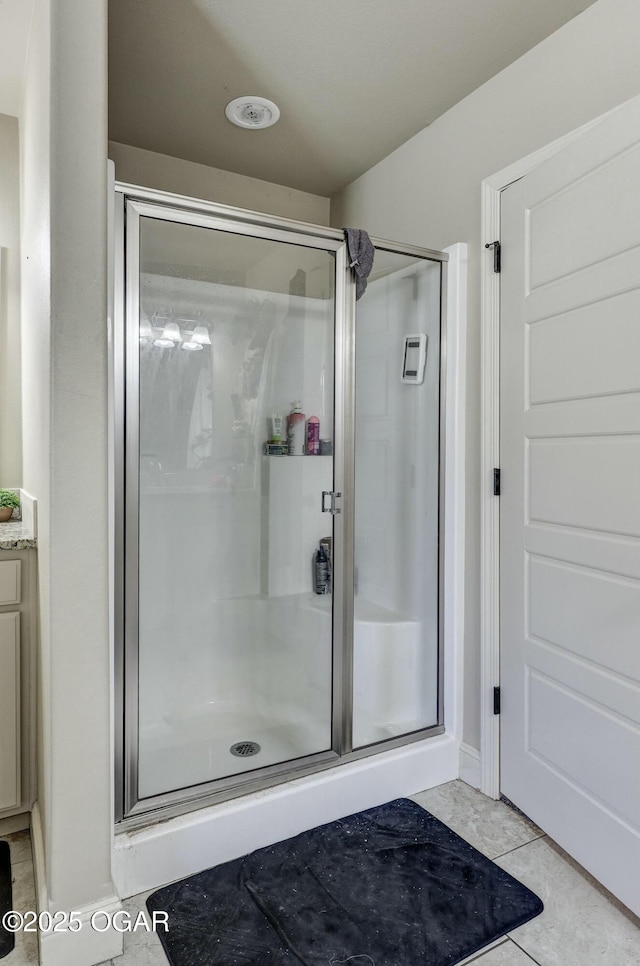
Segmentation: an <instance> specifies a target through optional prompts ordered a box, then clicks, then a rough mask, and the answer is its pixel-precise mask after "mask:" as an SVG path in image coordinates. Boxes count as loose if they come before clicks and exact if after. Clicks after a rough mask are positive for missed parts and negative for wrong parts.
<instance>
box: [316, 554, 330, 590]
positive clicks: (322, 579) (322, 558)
mask: <svg viewBox="0 0 640 966" xmlns="http://www.w3.org/2000/svg"><path fill="white" fill-rule="evenodd" d="M315 578H316V580H315V583H316V586H315V591H316V594H328V593H329V558H328V556H327V551H326V550H325V548H324V547H323V545H322V544H320V548H319V549H318V550H317V551H316V565H315Z"/></svg>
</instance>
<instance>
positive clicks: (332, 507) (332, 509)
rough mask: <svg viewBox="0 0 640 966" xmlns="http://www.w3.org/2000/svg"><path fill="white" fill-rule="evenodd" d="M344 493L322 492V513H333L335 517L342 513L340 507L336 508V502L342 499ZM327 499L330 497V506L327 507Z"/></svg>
mask: <svg viewBox="0 0 640 966" xmlns="http://www.w3.org/2000/svg"><path fill="white" fill-rule="evenodd" d="M341 496H342V493H337V492H336V491H335V490H323V491H322V502H321V506H322V512H323V513H331V514H333V516H335V515H336V513H340V507H337V506H336V500H337V499H338V497H341ZM327 497H329V506H327Z"/></svg>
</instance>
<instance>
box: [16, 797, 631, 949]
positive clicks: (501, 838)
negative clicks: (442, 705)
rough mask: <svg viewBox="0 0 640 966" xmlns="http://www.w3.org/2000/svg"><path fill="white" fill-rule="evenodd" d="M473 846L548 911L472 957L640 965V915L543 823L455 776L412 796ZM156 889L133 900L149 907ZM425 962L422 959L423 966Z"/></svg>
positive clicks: (26, 860) (26, 874)
mask: <svg viewBox="0 0 640 966" xmlns="http://www.w3.org/2000/svg"><path fill="white" fill-rule="evenodd" d="M412 797H413V798H414V800H415V801H416V802H418V803H419V804H420V805H423V806H424V807H425V808H427V809H428V810H429V811H430V812H432V813H433V814H434V815H436V816H437V817H438V818H439V819H441V820H442V821H443V822H445V823H446V824H447V825H448V826H449V827H450V828H452V829H454V831H456V832H457V833H458V834H459V835H461V836H462V837H463V838H465V839H466V840H467V841H468V842H470V843H471V845H473V846H475V848H477V849H479V851H480V852H483V853H484V854H485V855H487V856H489V858H491V859H494V860H495V861H496V862H497V863H498V865H500V866H502V868H504V869H506V870H507V871H508V872H510V873H511V874H512V875H514V876H515V877H516V878H517V879H519V880H520V881H521V882H524V884H525V885H527V886H529V888H530V889H533V891H534V892H536V893H537V894H538V895H539V896H540V898H541V899H542V900H543V902H544V905H545V909H544V912H543V913H542V915H540V916H538V917H537V918H536V919H533V920H531V922H528V923H526V924H525V925H524V926H521V927H520V928H519V929H515V930H514V931H513V932H512V933H510V934H509V935H508V936H505V937H504V939H502V940H499V941H498V943H496V944H495V945H493V946H492V947H491V948H490V949H488V950H486V951H485V952H483V953H479V954H477V955H476V956H474V957H472V958H471V959H470V960H466V962H472V963H473V964H474V966H532V964H533V966H536V964H537V966H640V919H637V918H636V917H635V916H633V915H632V914H631V913H630V912H628V910H626V909H625V908H624V906H622V905H621V904H620V903H619V902H618V901H617V900H616V899H614V898H613V897H612V896H611V895H609V893H608V892H606V891H605V890H604V889H603V888H602V887H601V886H600V885H599V884H598V883H597V882H596V881H595V880H594V879H593V878H592V877H591V876H590V875H589V874H588V873H587V872H585V871H584V869H582V868H581V867H580V866H579V865H577V864H576V863H575V862H574V861H573V860H572V859H570V858H569V856H567V855H566V854H565V853H564V852H563V851H562V850H561V849H560V848H558V846H557V845H556V844H555V843H554V842H552V841H551V840H550V839H548V838H547V837H546V836H545V835H544V834H543V833H542V832H541V831H540V829H539V828H537V827H536V826H535V825H533V823H532V822H529V821H528V820H527V819H526V818H524V817H523V816H522V815H520V814H518V813H517V812H515V811H514V810H513V809H511V808H509V806H507V805H505V804H503V803H502V802H494V801H492V800H491V799H489V798H485V796H484V795H481V794H480V792H477V791H475V790H474V789H472V788H470V787H469V786H468V785H465V784H464V782H461V781H455V782H450V783H449V784H447V785H441V786H440V787H439V788H433V789H430V790H429V791H426V792H420V793H419V794H417V795H414V796H412ZM7 838H8V839H9V841H10V842H11V850H12V857H13V862H14V868H13V872H14V897H15V905H16V906H17V908H18V909H22V910H24V909H31V908H33V905H32V903H33V902H34V901H35V900H34V897H33V874H32V870H31V861H30V849H29V839H28V833H25V832H18V833H16V834H14V835H10V836H7ZM148 895H149V893H143V894H141V895H138V896H134V897H133V898H132V899H127V900H126V901H125V903H124V906H125V908H126V909H127V910H128V911H129V912H131V913H135V912H137V911H138V910H139V909H141V908H144V902H145V899H146V898H147V896H148ZM34 938H35V937H34V936H28V937H25V936H18V937H17V939H18V941H17V943H16V948H15V950H14V951H13V952H12V953H10V954H9V956H7V957H6V958H5V959H4V961H3V962H2V966H35V964H37V962H38V960H37V951H36V949H35V947H34V944H33V939H34ZM124 942H125V952H124V956H122V957H119V958H118V959H115V960H112V961H111V962H110V963H106V964H104V966H166V964H167V960H166V958H165V956H164V953H163V951H162V947H161V945H160V941H159V939H158V938H157V937H156V936H155V935H154V934H153V933H151V934H147V933H144V932H138V933H131V934H128V935H127V934H125V937H124ZM416 966H419V964H416Z"/></svg>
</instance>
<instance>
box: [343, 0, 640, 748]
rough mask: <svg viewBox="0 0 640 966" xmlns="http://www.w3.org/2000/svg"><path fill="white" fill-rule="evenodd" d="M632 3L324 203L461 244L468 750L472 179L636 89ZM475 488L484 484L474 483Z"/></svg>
mask: <svg viewBox="0 0 640 966" xmlns="http://www.w3.org/2000/svg"><path fill="white" fill-rule="evenodd" d="M639 37H640V5H639V4H638V2H637V0H599V2H597V3H595V4H594V5H593V6H592V7H589V9H588V10H586V11H585V12H584V13H583V14H581V15H580V16H579V17H576V18H575V19H574V20H572V21H570V22H569V23H568V24H566V25H565V26H564V27H563V28H561V29H560V30H558V31H557V32H556V33H555V34H553V35H551V36H550V37H548V38H547V39H546V40H544V41H543V42H542V43H541V44H539V45H538V46H537V47H535V48H534V49H533V50H531V51H529V52H528V53H527V54H525V55H524V56H523V57H521V58H520V59H519V60H518V61H516V62H515V63H514V64H512V65H511V66H510V67H508V68H506V69H505V70H503V71H502V72H501V73H500V74H498V75H496V77H494V78H492V80H490V81H488V82H487V83H486V84H484V85H483V86H482V87H480V88H479V89H478V90H476V91H474V92H473V93H472V94H470V95H469V96H468V97H467V98H465V99H464V100H463V101H461V102H460V103H459V104H457V105H456V106H455V107H453V108H452V109H451V110H450V111H448V112H447V113H446V114H445V115H443V116H442V117H441V118H439V119H438V120H437V121H435V122H434V123H433V124H432V125H431V126H430V127H428V128H425V129H424V130H423V131H421V132H420V133H419V134H417V135H416V136H415V137H414V138H412V139H411V140H410V141H408V142H407V143H406V144H404V145H403V146H402V147H401V148H399V149H398V150H397V151H394V152H393V153H392V154H391V155H389V156H388V157H387V158H385V159H384V160H383V161H381V162H380V163H379V164H377V165H376V166H375V167H374V168H372V169H371V170H370V171H368V172H366V174H364V175H363V176H362V177H361V178H359V179H358V180H357V181H355V182H353V184H351V185H349V186H348V187H347V188H346V189H345V190H344V191H343V192H342V193H341V194H340V195H338V196H337V197H335V198H334V199H332V212H331V221H332V224H334V225H336V226H340V225H358V226H361V227H364V228H366V229H367V230H368V231H370V232H371V233H373V234H376V235H381V236H383V237H386V238H395V239H399V240H402V241H405V242H412V243H414V244H418V245H426V246H428V247H431V248H439V249H442V248H445V247H446V246H448V245H450V244H453V243H454V242H458V241H460V242H467V243H468V245H469V265H468V282H469V288H468V292H469V296H468V297H469V305H468V311H469V325H468V345H467V352H468V385H467V434H468V435H467V478H466V487H467V506H466V519H467V540H466V559H467V570H466V588H467V590H466V604H465V606H466V615H465V628H466V635H465V636H466V640H465V714H464V741H465V742H466V743H467V744H469V745H471V746H473V747H476V748H477V747H479V743H480V707H479V699H480V694H479V680H480V670H479V657H480V652H479V637H480V630H479V628H480V571H479V553H480V487H481V480H480V332H479V325H480V259H481V258H489V257H491V256H490V254H489V253H486V252H485V251H484V250H483V249H482V248H481V241H482V242H484V241H492V239H481V238H480V182H481V180H482V179H483V178H485V177H487V176H489V175H491V174H492V173H494V172H496V171H498V170H500V169H501V168H503V167H505V166H506V165H508V164H510V163H511V162H513V161H516V160H518V159H519V158H522V157H524V156H525V155H527V154H529V153H531V152H532V151H534V150H536V149H537V148H539V147H542V146H543V145H545V144H547V143H549V142H550V141H552V140H554V139H555V138H558V137H559V136H561V135H562V134H565V133H567V132H568V131H570V130H572V129H574V128H576V127H578V126H579V125H581V124H583V123H585V122H586V121H588V120H589V119H591V118H593V117H596V116H597V115H599V114H601V113H604V112H605V111H608V110H610V109H611V108H613V107H615V106H616V105H618V104H620V103H622V102H623V101H624V100H626V99H628V98H630V97H632V96H633V95H634V94H637V93H638V91H640V56H639V47H638V38H639ZM485 485H486V481H485Z"/></svg>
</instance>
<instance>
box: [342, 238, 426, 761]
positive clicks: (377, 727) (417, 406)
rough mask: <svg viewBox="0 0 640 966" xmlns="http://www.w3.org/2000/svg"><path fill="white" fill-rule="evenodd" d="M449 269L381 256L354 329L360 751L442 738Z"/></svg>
mask: <svg viewBox="0 0 640 966" xmlns="http://www.w3.org/2000/svg"><path fill="white" fill-rule="evenodd" d="M441 290H442V263H441V261H439V260H435V259H433V260H432V259H429V258H428V257H425V256H422V257H416V256H414V255H409V254H405V253H403V252H399V251H395V250H386V249H384V248H381V247H380V248H376V252H375V259H374V263H373V272H372V275H371V278H370V280H369V284H368V287H367V291H366V294H365V297H364V298H362V299H361V300H360V301H359V302H358V304H357V310H356V330H355V360H356V361H355V366H356V392H355V486H354V512H355V520H354V530H355V537H354V544H355V549H354V582H355V600H354V621H353V746H354V748H356V749H358V748H363V747H365V746H367V745H373V744H375V743H376V742H380V741H389V740H392V739H396V738H398V737H400V736H405V735H409V734H411V733H417V732H420V731H423V730H424V729H427V728H432V727H437V726H438V725H440V724H441V719H442V693H441V688H440V673H441V666H440V661H439V648H440V619H441V607H440V586H441V543H442V541H441V518H440V514H441V506H442V501H441V499H440V478H441V468H442V466H441V460H440V448H441V424H442V419H441V412H442V399H441V379H442V370H441V364H440V359H441Z"/></svg>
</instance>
